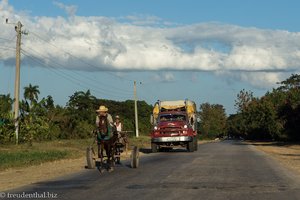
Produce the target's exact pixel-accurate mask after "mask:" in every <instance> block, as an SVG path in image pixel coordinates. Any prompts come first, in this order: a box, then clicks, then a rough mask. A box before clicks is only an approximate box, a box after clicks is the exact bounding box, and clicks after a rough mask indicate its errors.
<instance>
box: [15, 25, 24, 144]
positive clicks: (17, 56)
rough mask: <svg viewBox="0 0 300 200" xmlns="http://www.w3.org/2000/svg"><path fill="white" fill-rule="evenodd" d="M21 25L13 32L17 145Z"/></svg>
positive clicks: (17, 133) (17, 135)
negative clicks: (14, 37)
mask: <svg viewBox="0 0 300 200" xmlns="http://www.w3.org/2000/svg"><path fill="white" fill-rule="evenodd" d="M21 29H22V24H21V22H20V21H19V22H18V24H17V26H15V30H16V32H17V44H16V77H15V105H14V114H15V117H14V120H15V129H16V130H15V134H16V144H18V143H19V99H20V63H21V61H20V60H21V58H20V57H21V35H22V31H21Z"/></svg>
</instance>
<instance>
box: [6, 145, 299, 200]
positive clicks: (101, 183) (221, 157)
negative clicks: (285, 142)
mask: <svg viewBox="0 0 300 200" xmlns="http://www.w3.org/2000/svg"><path fill="white" fill-rule="evenodd" d="M45 170H47V169H45ZM299 183H300V179H299V177H297V176H296V175H295V174H293V172H291V171H288V170H286V169H284V168H282V167H281V166H280V165H278V164H277V163H276V162H275V161H274V160H272V159H270V158H268V157H267V156H266V154H264V153H261V152H260V151H258V150H256V149H255V148H254V147H253V146H251V145H245V144H243V143H241V142H239V141H222V142H216V143H207V144H201V145H199V148H198V151H197V152H193V153H189V152H185V151H183V150H181V151H180V150H176V151H173V152H161V153H155V154H147V155H145V156H144V157H142V158H141V159H140V167H139V168H137V169H132V168H130V167H129V162H128V161H123V165H120V166H118V167H116V168H115V171H114V172H112V173H108V172H105V173H103V174H100V173H99V172H98V171H97V170H96V169H95V170H83V171H82V172H80V173H77V174H74V175H72V176H67V177H62V178H59V179H56V180H52V181H47V182H40V183H36V184H33V185H30V186H28V187H25V188H20V189H18V190H15V191H10V192H9V193H10V194H16V193H18V194H19V195H22V194H23V195H28V194H32V195H36V196H37V195H43V196H44V197H48V198H56V199H80V200H92V199H107V200H109V199H114V200H117V199H122V200H132V199H133V200H141V199H142V200H144V199H145V200H147V199H149V200H156V199H166V200H174V199H183V200H189V199H197V200H198V199H212V200H214V199H222V200H223V199H238V200H241V199H242V200H247V199H255V200H259V199H263V200H267V199H272V200H273V199H278V200H279V199H280V200H284V199H287V200H293V199H300V184H299ZM7 195H8V194H7V193H6V196H7ZM15 197H16V196H15ZM11 199H15V198H11ZM43 199H45V198H43Z"/></svg>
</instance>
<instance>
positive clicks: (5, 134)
mask: <svg viewBox="0 0 300 200" xmlns="http://www.w3.org/2000/svg"><path fill="white" fill-rule="evenodd" d="M39 94H40V91H39V86H36V85H31V84H29V85H28V86H26V87H24V95H23V99H22V100H21V101H20V118H19V121H20V131H19V142H21V143H22V142H28V143H29V144H32V142H33V141H42V140H54V139H75V138H88V137H92V133H91V132H92V130H94V129H95V119H96V110H97V109H98V108H99V106H100V105H105V106H106V107H108V108H109V113H110V114H111V115H112V116H113V118H114V117H115V116H116V115H119V116H120V118H121V120H122V122H123V127H124V128H123V129H124V130H126V131H131V132H130V133H129V135H130V134H132V135H133V134H134V130H135V120H134V101H133V100H126V101H123V102H121V101H113V100H105V99H97V98H96V97H95V96H93V95H92V94H91V92H90V90H87V91H77V92H75V93H74V94H73V95H71V96H70V97H69V101H68V102H67V104H66V105H65V106H60V105H56V104H55V102H54V100H53V98H52V97H51V96H50V95H49V96H47V97H44V98H42V99H41V100H39ZM13 103H14V100H13V99H12V98H11V97H10V94H7V95H5V94H2V95H0V143H12V142H14V141H15V133H14V132H15V127H14V119H13V113H12V107H13ZM137 103H138V108H139V110H138V111H139V131H140V133H141V134H148V133H150V130H151V125H150V122H149V116H150V115H151V112H152V106H151V105H148V104H147V103H146V102H145V101H138V102H137Z"/></svg>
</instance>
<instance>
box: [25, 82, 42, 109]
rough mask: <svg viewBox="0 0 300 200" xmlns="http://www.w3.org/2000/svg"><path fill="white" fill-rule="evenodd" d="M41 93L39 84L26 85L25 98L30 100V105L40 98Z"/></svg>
mask: <svg viewBox="0 0 300 200" xmlns="http://www.w3.org/2000/svg"><path fill="white" fill-rule="evenodd" d="M39 94H40V91H39V86H37V85H34V86H32V85H31V84H29V86H26V87H24V98H25V100H30V105H31V106H32V105H33V104H34V103H36V102H37V100H38V95H39Z"/></svg>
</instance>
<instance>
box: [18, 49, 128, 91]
mask: <svg viewBox="0 0 300 200" xmlns="http://www.w3.org/2000/svg"><path fill="white" fill-rule="evenodd" d="M26 48H28V47H26ZM22 49H24V45H23V48H22ZM28 49H30V50H31V51H32V52H34V53H36V54H38V55H39V57H42V58H43V59H44V60H49V61H51V63H53V64H55V66H58V67H60V68H65V66H64V65H62V64H60V63H58V62H57V61H54V60H53V59H51V58H49V57H46V56H43V55H41V54H40V53H39V52H37V51H35V50H34V49H32V48H28ZM27 54H30V53H29V52H28V51H27ZM43 66H45V67H47V65H45V64H44V65H43ZM56 69H57V68H56ZM69 72H70V73H72V74H75V75H70V76H72V77H73V78H74V79H77V81H82V82H84V83H85V84H86V85H90V86H92V87H97V88H100V87H99V85H104V86H106V88H103V87H102V88H100V89H101V90H103V91H106V92H108V93H111V92H112V91H111V90H109V89H107V88H114V87H110V85H108V84H104V83H101V82H100V84H98V83H99V80H95V79H94V80H93V83H90V82H87V81H85V80H83V79H81V78H82V77H85V78H87V79H88V80H91V78H90V77H89V76H86V75H85V74H83V73H82V74H81V73H78V72H76V71H74V70H69ZM76 75H77V76H78V77H80V78H77V77H75V76H76ZM94 82H97V84H94ZM115 89H118V90H120V91H118V93H119V94H120V93H121V95H125V96H128V95H132V93H129V92H123V91H122V90H121V89H120V88H115Z"/></svg>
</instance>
